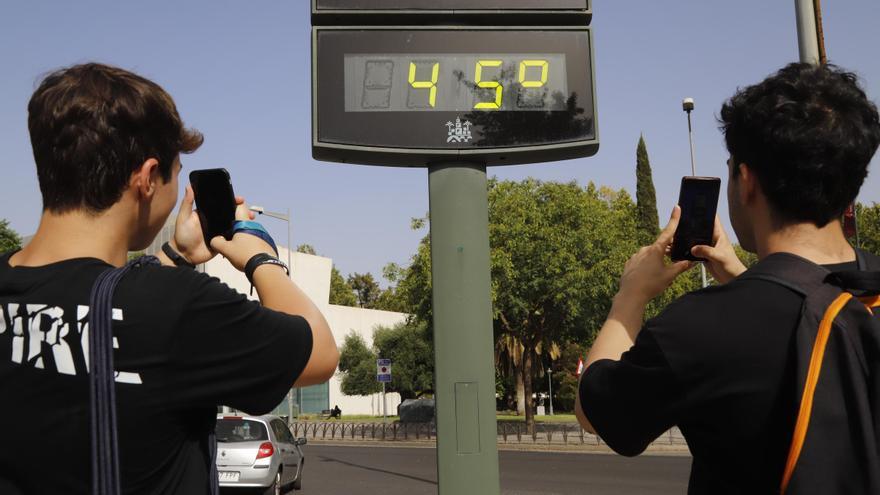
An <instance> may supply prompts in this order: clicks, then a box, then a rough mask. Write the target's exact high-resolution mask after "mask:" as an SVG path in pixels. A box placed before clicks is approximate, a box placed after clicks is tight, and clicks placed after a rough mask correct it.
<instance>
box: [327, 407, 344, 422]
mask: <svg viewBox="0 0 880 495" xmlns="http://www.w3.org/2000/svg"><path fill="white" fill-rule="evenodd" d="M330 417H331V418H336V419H342V409H339V406H338V405H335V406H333V409H331V410H330Z"/></svg>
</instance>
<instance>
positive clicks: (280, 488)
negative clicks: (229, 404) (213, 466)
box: [216, 414, 306, 495]
mask: <svg viewBox="0 0 880 495" xmlns="http://www.w3.org/2000/svg"><path fill="white" fill-rule="evenodd" d="M216 431H217V472H218V474H219V476H220V487H221V488H227V487H241V488H265V489H266V493H267V494H275V495H280V494H281V493H284V491H285V487H288V486H291V485H292V486H293V488H294V489H295V490H299V489H302V467H303V464H304V462H305V456H303V452H302V449H301V448H300V447H301V446H302V445H305V444H306V439H305V438H294V437H293V434H292V433H291V432H290V428H288V427H287V425H286V424H285V423H284V421H282V420H281V419H280V418H278V417H277V416H229V415H223V414H218V415H217V430H216Z"/></svg>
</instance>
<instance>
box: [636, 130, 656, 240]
mask: <svg viewBox="0 0 880 495" xmlns="http://www.w3.org/2000/svg"><path fill="white" fill-rule="evenodd" d="M636 212H637V215H638V224H637V230H638V235H639V242H640V243H641V244H642V245H643V246H644V245H647V244H650V243H652V242H654V239H656V238H657V235H659V234H660V220H659V219H658V216H657V193H656V191H655V190H654V177H653V175H652V173H651V162H650V160H649V159H648V147H647V146H646V145H645V138H644V136H642V137H640V138H639V144H638V147H637V148H636Z"/></svg>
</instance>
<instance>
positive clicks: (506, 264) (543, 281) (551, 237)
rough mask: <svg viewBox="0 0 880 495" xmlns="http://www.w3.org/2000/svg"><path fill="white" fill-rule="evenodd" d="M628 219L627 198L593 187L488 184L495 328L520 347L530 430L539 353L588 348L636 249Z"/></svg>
mask: <svg viewBox="0 0 880 495" xmlns="http://www.w3.org/2000/svg"><path fill="white" fill-rule="evenodd" d="M634 213H635V204H633V202H632V199H631V198H630V197H629V195H628V194H626V192H624V191H612V190H610V189H605V188H597V187H596V186H594V185H593V184H590V185H588V186H587V187H586V188H582V187H580V186H578V185H577V184H576V183H574V182H570V183H564V184H563V183H553V182H546V183H545V182H540V181H537V180H534V179H528V180H525V181H523V182H510V181H504V182H498V181H492V182H491V183H490V191H489V239H490V245H491V260H492V295H493V303H494V304H493V308H494V313H495V327H496V333H497V334H498V335H506V336H509V337H512V339H513V341H515V342H517V343H518V344H519V345H521V346H522V365H521V366H520V370H519V371H520V373H522V378H523V386H524V392H525V398H526V411H525V412H526V422H527V423H528V424H529V426H530V427H531V426H532V425H533V421H534V418H533V412H532V407H533V406H532V398H531V395H532V392H533V386H532V385H533V383H532V382H533V377H534V376H535V370H536V366H535V365H536V359H538V348H539V346H542V347H543V348H544V349H547V350H549V349H550V348H551V346H553V345H554V344H556V343H560V342H565V341H569V340H574V341H580V342H583V341H587V340H592V335H593V333H594V332H595V331H596V330H597V329H598V328H599V326H600V325H601V323H602V322H603V321H604V319H605V315H607V312H608V309H609V306H610V301H611V298H612V296H613V295H614V293H615V292H616V291H617V286H618V277H619V272H620V267H622V266H623V263H624V262H625V261H626V259H627V258H628V257H629V256H630V255H631V254H632V253H633V252H634V251H635V248H636V243H635V229H636V224H635V214H634Z"/></svg>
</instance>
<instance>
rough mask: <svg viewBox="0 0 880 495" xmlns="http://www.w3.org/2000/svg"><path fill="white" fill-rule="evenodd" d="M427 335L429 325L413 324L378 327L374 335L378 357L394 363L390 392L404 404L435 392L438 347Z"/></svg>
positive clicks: (404, 323)
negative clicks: (435, 349) (435, 347)
mask: <svg viewBox="0 0 880 495" xmlns="http://www.w3.org/2000/svg"><path fill="white" fill-rule="evenodd" d="M427 333H428V328H427V325H425V324H423V323H417V322H411V321H410V322H403V323H399V324H397V325H394V326H393V327H377V328H376V331H375V333H374V334H373V347H374V349H375V351H376V355H377V356H378V357H379V358H382V359H390V360H391V371H392V373H391V383H390V384H389V388H388V390H390V391H392V392H397V393H399V394H400V397H401V399H403V400H406V399H414V398H416V397H420V396H422V395H425V394H430V393H433V392H434V347H433V345H432V340H431V339H430V338H428V335H427Z"/></svg>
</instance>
